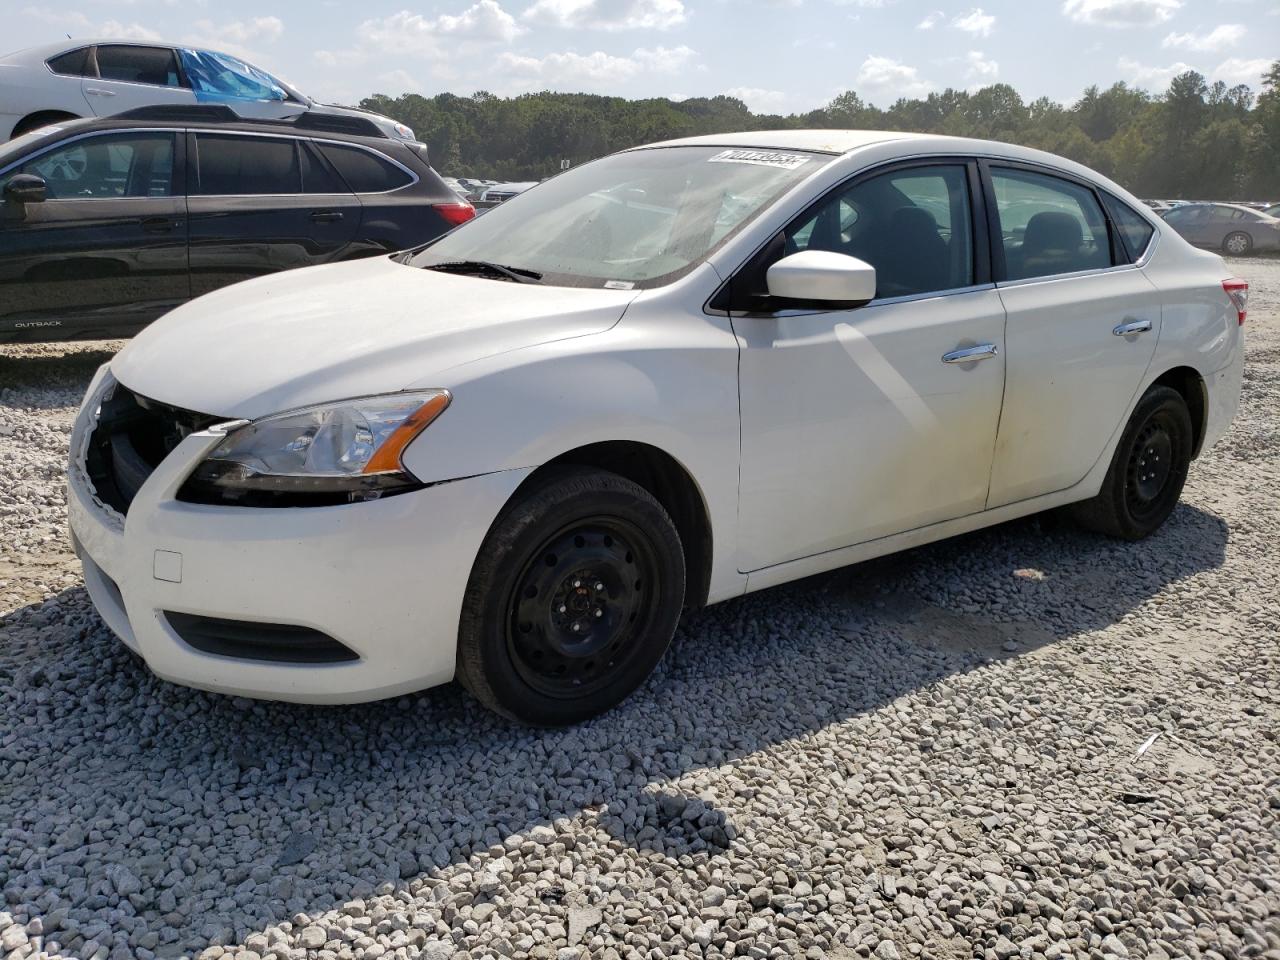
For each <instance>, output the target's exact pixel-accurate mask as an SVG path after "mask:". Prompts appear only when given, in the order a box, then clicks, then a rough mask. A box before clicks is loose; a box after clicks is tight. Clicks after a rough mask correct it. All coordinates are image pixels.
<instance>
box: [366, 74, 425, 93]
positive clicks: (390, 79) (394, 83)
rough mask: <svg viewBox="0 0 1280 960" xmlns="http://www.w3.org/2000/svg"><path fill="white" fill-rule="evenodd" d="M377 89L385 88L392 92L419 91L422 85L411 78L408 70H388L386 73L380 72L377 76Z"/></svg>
mask: <svg viewBox="0 0 1280 960" xmlns="http://www.w3.org/2000/svg"><path fill="white" fill-rule="evenodd" d="M377 81H378V89H379V90H383V89H385V90H387V91H389V92H393V93H397V94H399V93H419V92H421V90H422V85H421V84H420V83H418V81H417V80H415V79H414V78H413V75H412V74H410V73H409V71H408V70H400V69H396V70H388V71H387V72H386V73H380V74H378V76H377Z"/></svg>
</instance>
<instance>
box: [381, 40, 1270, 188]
mask: <svg viewBox="0 0 1280 960" xmlns="http://www.w3.org/2000/svg"><path fill="white" fill-rule="evenodd" d="M360 106H362V107H364V108H366V109H369V110H375V111H377V112H379V113H384V114H386V115H387V116H390V117H394V118H395V119H397V120H400V121H401V122H403V123H407V124H409V125H410V126H411V127H413V128H414V130H415V131H416V132H417V134H418V137H419V138H420V139H421V140H423V141H424V142H425V143H426V144H427V145H428V147H429V149H430V154H431V159H432V163H433V165H434V166H435V167H436V169H437V170H440V171H441V172H442V173H444V174H447V175H450V176H455V177H466V176H471V177H487V178H492V179H497V180H537V179H540V178H542V177H546V176H549V175H551V174H553V173H555V172H557V171H558V170H559V169H560V165H561V161H563V160H568V161H570V162H571V163H574V164H578V163H583V162H585V161H587V160H591V159H594V158H595V157H599V156H602V155H604V154H607V153H611V152H613V151H615V150H621V149H624V148H626V147H630V146H635V145H636V144H641V143H650V142H652V141H655V140H667V139H671V138H674V137H687V136H696V135H699V134H710V133H727V132H731V131H743V130H768V129H785V128H793V129H800V128H809V127H826V128H848V127H853V128H865V129H882V130H914V131H920V132H926V133H943V134H951V135H954V136H963V137H980V138H983V139H987V140H1003V141H1008V142H1010V143H1019V144H1023V145H1025V146H1031V147H1039V148H1041V149H1043V150H1048V151H1050V152H1052V153H1056V154H1060V155H1061V156H1064V157H1070V158H1071V159H1073V160H1077V161H1079V162H1080V163H1083V164H1086V165H1087V166H1090V167H1092V168H1094V169H1095V170H1098V171H1099V172H1101V173H1103V174H1105V175H1106V176H1108V177H1110V178H1111V179H1113V180H1115V181H1116V182H1117V183H1120V184H1121V185H1123V186H1125V187H1127V188H1128V189H1129V190H1130V191H1132V192H1133V193H1135V194H1137V195H1139V196H1141V197H1158V198H1169V199H1216V200H1232V199H1252V200H1280V60H1277V61H1276V62H1275V63H1273V64H1272V65H1271V68H1270V69H1269V70H1268V71H1267V73H1266V75H1265V77H1264V78H1263V82H1262V88H1261V91H1260V92H1259V93H1258V94H1257V95H1255V94H1254V92H1253V90H1251V89H1250V88H1249V87H1248V86H1245V85H1240V86H1234V87H1228V86H1227V85H1226V84H1225V83H1223V82H1221V81H1218V82H1216V83H1212V84H1211V83H1209V82H1208V81H1207V80H1206V79H1205V77H1203V76H1202V75H1201V74H1199V73H1196V72H1194V71H1188V72H1186V73H1183V74H1181V75H1180V76H1177V77H1175V78H1174V79H1173V80H1172V82H1171V83H1170V84H1169V88H1168V90H1166V91H1165V92H1164V93H1163V94H1159V95H1153V94H1150V93H1148V92H1147V91H1145V90H1141V89H1138V88H1135V87H1131V86H1129V85H1127V84H1125V83H1114V84H1112V85H1111V86H1110V87H1107V88H1106V89H1105V90H1104V89H1101V88H1100V87H1097V86H1091V87H1089V88H1088V89H1087V90H1085V91H1084V94H1083V95H1082V96H1081V97H1080V99H1079V100H1077V101H1076V102H1075V103H1073V104H1070V105H1065V104H1061V103H1058V102H1056V101H1054V100H1051V99H1049V98H1048V97H1040V98H1039V99H1036V100H1033V101H1032V102H1030V103H1027V102H1026V101H1025V100H1023V98H1022V96H1021V95H1020V94H1019V93H1018V91H1017V90H1015V89H1014V88H1013V87H1011V86H1010V85H1009V84H1007V83H997V84H993V85H992V86H988V87H983V88H981V89H979V90H973V91H967V90H952V89H947V90H944V91H942V92H941V93H931V94H929V95H928V96H927V97H924V98H923V99H907V98H902V99H899V100H898V101H897V102H895V103H894V104H893V105H892V106H891V107H889V108H888V109H881V108H880V107H876V106H874V105H872V104H869V103H867V102H865V101H864V100H863V99H862V98H861V97H860V96H859V95H858V94H857V93H856V92H855V91H852V90H850V91H848V92H847V93H843V94H841V95H840V96H838V97H836V98H835V99H834V100H832V101H831V102H830V103H828V104H827V105H826V106H824V107H821V108H819V109H817V110H812V111H809V112H807V113H795V114H790V115H788V116H780V115H776V114H756V113H752V112H751V111H750V110H749V109H748V108H747V106H746V104H744V103H743V102H742V101H741V100H737V99H735V98H733V97H728V96H718V97H696V98H693V99H689V100H680V101H672V100H668V99H665V98H655V99H648V100H626V99H623V98H621V97H603V96H595V95H592V94H585V93H552V92H542V93H530V94H524V95H522V96H517V97H506V98H504V97H496V96H494V95H493V94H491V93H487V92H484V91H481V92H478V93H476V94H474V95H472V96H469V97H460V96H456V95H454V94H451V93H441V94H438V95H436V96H433V97H424V96H420V95H419V94H415V93H408V94H404V95H403V96H400V97H395V98H392V97H388V96H385V95H383V94H376V95H374V96H372V97H368V98H366V99H365V100H363V101H361V103H360Z"/></svg>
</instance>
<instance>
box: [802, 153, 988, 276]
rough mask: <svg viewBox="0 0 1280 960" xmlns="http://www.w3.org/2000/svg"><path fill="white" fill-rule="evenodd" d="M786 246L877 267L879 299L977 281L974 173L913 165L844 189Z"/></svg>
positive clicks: (806, 221)
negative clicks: (970, 178)
mask: <svg viewBox="0 0 1280 960" xmlns="http://www.w3.org/2000/svg"><path fill="white" fill-rule="evenodd" d="M783 250H784V253H795V252H798V251H800V250H829V251H832V252H835V253H844V254H848V255H849V256H852V257H857V258H858V259H859V260H863V261H865V262H867V263H869V264H871V266H873V267H875V268H876V297H877V298H884V297H904V296H912V295H916V294H922V293H936V292H938V291H940V290H955V289H958V288H960V287H967V286H970V285H971V284H972V283H973V229H972V225H971V222H970V204H969V182H968V175H967V172H966V170H965V168H964V167H963V166H961V165H959V164H946V165H939V166H921V167H908V168H906V169H903V170H895V171H893V172H891V173H885V174H881V175H880V176H876V177H871V178H870V179H868V180H862V181H860V182H859V183H856V184H854V185H853V186H852V187H847V188H843V189H842V190H840V191H838V192H837V193H835V194H834V195H832V196H831V197H830V198H829V199H828V200H827V201H826V202H824V203H822V204H821V205H820V206H819V207H818V209H817V212H812V211H811V212H809V213H806V214H805V215H804V216H802V217H801V219H800V220H798V221H797V222H796V223H795V224H793V225H792V227H789V228H788V229H787V231H786V243H785V245H784V248H783Z"/></svg>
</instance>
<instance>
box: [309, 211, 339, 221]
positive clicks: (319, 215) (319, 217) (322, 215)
mask: <svg viewBox="0 0 1280 960" xmlns="http://www.w3.org/2000/svg"><path fill="white" fill-rule="evenodd" d="M341 219H342V213H341V211H338V210H317V211H316V212H315V213H313V214H312V215H311V222H312V223H333V222H334V221H335V220H341Z"/></svg>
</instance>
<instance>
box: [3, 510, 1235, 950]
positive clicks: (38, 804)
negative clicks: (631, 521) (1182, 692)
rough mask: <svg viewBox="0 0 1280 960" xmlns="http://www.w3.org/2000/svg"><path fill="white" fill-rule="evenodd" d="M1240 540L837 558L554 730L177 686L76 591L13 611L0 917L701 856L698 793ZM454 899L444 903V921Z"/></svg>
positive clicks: (140, 923)
mask: <svg viewBox="0 0 1280 960" xmlns="http://www.w3.org/2000/svg"><path fill="white" fill-rule="evenodd" d="M1226 543H1227V528H1226V525H1225V524H1224V523H1223V521H1222V520H1221V519H1219V518H1218V517H1216V516H1213V515H1212V514H1209V513H1207V512H1204V511H1202V510H1199V509H1197V508H1195V507H1191V506H1187V505H1182V506H1180V507H1179V508H1178V510H1177V512H1176V514H1175V515H1174V517H1173V518H1172V519H1171V520H1170V522H1169V523H1168V524H1167V525H1166V527H1165V528H1164V529H1162V530H1161V531H1160V533H1159V534H1157V535H1156V536H1154V537H1152V538H1151V539H1149V540H1146V541H1144V542H1142V543H1137V544H1128V543H1120V542H1117V541H1112V540H1107V539H1104V538H1101V537H1097V536H1094V535H1091V534H1087V533H1084V532H1080V531H1078V530H1077V529H1076V528H1074V527H1073V526H1071V525H1070V524H1068V523H1066V522H1064V521H1062V520H1061V519H1060V518H1059V517H1058V516H1057V515H1047V516H1041V517H1036V518H1031V519H1027V520H1022V521H1016V522H1013V523H1009V524H1005V525H1003V526H1000V527H997V528H993V529H991V530H987V531H982V532H979V533H975V534H971V535H968V536H964V537H960V538H956V539H953V540H950V541H946V542H944V543H940V544H936V545H932V546H928V547H922V548H918V549H916V550H912V551H910V552H907V553H903V554H899V555H896V556H893V557H888V558H884V559H882V560H878V561H872V562H869V563H864V564H861V565H858V566H856V567H850V568H845V569H843V570H840V571H836V572H834V573H830V574H825V575H822V576H818V577H813V578H810V579H808V580H806V581H803V582H800V583H796V584H791V585H788V586H784V587H779V588H775V589H772V590H768V591H764V592H761V593H758V594H753V595H751V596H748V597H744V598H741V599H739V600H735V601H731V602H728V603H724V604H721V605H718V606H716V607H713V608H711V609H709V610H706V611H703V612H700V613H697V614H694V615H691V616H689V617H687V618H686V621H685V622H684V624H683V625H682V627H681V629H680V632H679V634H678V637H677V641H676V643H675V645H674V647H673V649H672V650H671V652H670V653H669V655H668V657H667V659H666V660H665V661H664V663H663V665H662V666H661V667H660V668H659V670H658V672H657V673H656V674H655V676H654V677H653V678H652V679H651V680H650V682H649V683H648V684H647V685H646V686H645V687H644V688H643V689H642V690H641V691H640V692H638V693H637V694H636V695H635V696H633V697H632V698H631V699H630V700H629V701H628V702H627V703H626V704H624V705H623V706H622V707H620V708H619V709H617V710H614V711H612V712H611V713H610V714H608V715H606V716H604V717H601V718H599V719H597V720H595V721H593V722H591V723H587V724H583V725H582V726H580V727H577V728H574V729H569V730H552V731H548V730H531V729H526V728H521V727H518V726H514V725H512V724H509V723H507V722H505V721H503V720H501V719H499V718H497V717H495V716H493V715H491V714H489V713H487V712H485V711H484V710H483V709H481V708H479V707H478V706H477V705H476V704H475V703H474V702H473V701H472V700H471V699H470V698H469V697H467V696H466V695H464V694H463V693H462V692H461V691H459V690H458V689H456V688H455V687H452V686H451V687H445V688H441V689H437V690H434V691H428V692H426V693H423V694H419V695H416V696H413V697H405V698H401V699H398V700H392V701H384V702H381V703H375V704H367V705H363V706H352V707H328V708H318V707H306V706H296V705H288V704H274V703H257V702H249V701H245V700H240V699H233V698H230V697H223V696H217V695H211V694H205V693H201V692H198V691H193V690H188V689H185V688H182V687H178V686H174V685H172V684H168V683H165V682H162V681H160V680H157V679H155V678H154V677H152V676H151V674H150V673H148V671H147V670H146V669H145V667H144V666H143V665H142V664H141V663H140V662H139V661H137V660H136V659H134V658H133V657H132V655H130V654H128V653H127V651H125V650H124V648H123V647H122V646H121V645H120V644H119V643H118V642H117V641H115V639H114V638H113V637H112V636H111V635H110V634H109V633H108V631H107V630H106V629H105V627H103V626H102V624H101V622H100V621H99V620H98V618H97V616H96V614H95V613H94V612H93V611H92V608H91V607H90V605H89V603H88V600H87V597H86V596H85V594H84V592H83V590H82V589H80V588H76V589H72V590H67V591H64V592H63V593H61V594H59V595H58V596H57V597H55V598H54V599H52V600H50V601H46V602H45V603H43V604H36V605H31V606H28V607H25V608H23V609H20V610H17V611H14V612H13V613H11V614H9V615H7V616H5V617H3V618H0V881H3V887H4V896H5V898H6V900H7V902H8V904H9V906H8V907H6V908H3V909H9V910H11V911H19V912H22V911H25V912H26V913H27V914H28V915H31V916H34V915H43V916H50V915H59V911H61V913H60V915H59V919H61V917H67V921H64V926H63V932H62V933H61V934H58V933H56V932H50V933H48V934H47V935H46V939H48V940H55V941H57V940H58V939H59V937H62V938H63V939H62V942H63V943H64V945H65V944H66V943H67V942H68V938H69V939H70V940H72V941H75V942H78V943H81V944H82V942H83V941H85V940H87V939H89V938H91V937H93V938H96V939H97V940H98V942H99V943H111V942H114V943H115V944H116V945H117V946H120V945H124V946H125V947H127V948H128V949H129V950H132V949H134V945H137V944H142V945H144V946H146V945H148V944H149V947H148V949H150V950H151V951H152V952H154V953H156V954H157V955H159V956H162V957H172V956H178V955H180V954H183V953H189V952H192V951H194V950H196V949H198V948H200V947H202V946H204V945H208V944H211V943H229V942H241V941H242V940H243V939H244V938H245V937H246V936H248V935H249V934H250V933H252V932H254V931H258V930H262V929H264V928H265V927H266V926H268V925H270V924H271V923H273V922H276V921H279V920H282V919H285V918H288V917H289V916H291V915H292V914H295V913H298V912H305V913H307V914H309V915H310V916H312V917H314V916H316V915H318V914H320V913H323V912H324V911H328V910H332V909H335V908H337V907H339V906H340V905H341V904H342V903H343V902H344V901H346V900H349V899H351V898H354V897H359V896H365V895H368V894H370V893H373V892H374V891H375V890H376V889H381V890H383V891H384V892H385V891H388V890H390V889H391V888H392V886H401V887H407V886H410V885H412V886H413V888H414V890H415V891H417V890H418V884H417V882H416V881H418V880H419V879H425V880H426V881H427V882H428V883H434V882H435V879H434V878H437V877H439V876H441V875H442V873H443V874H444V875H446V876H454V875H456V874H459V873H469V874H470V880H468V879H466V878H462V880H461V881H460V882H462V883H463V884H464V886H465V887H466V888H467V889H469V890H471V891H472V892H471V893H469V894H466V896H467V897H468V898H475V899H476V900H483V899H486V898H497V897H501V896H502V895H503V894H502V890H503V889H504V887H505V884H506V883H507V882H509V879H510V876H511V875H512V874H515V875H519V874H520V873H522V872H523V871H524V869H525V868H524V867H522V862H524V860H525V858H526V857H528V858H529V860H530V861H533V860H535V859H536V860H539V861H540V860H541V859H542V858H543V857H544V855H545V852H546V846H545V845H547V844H555V843H558V842H563V840H564V837H563V836H562V835H557V834H555V833H554V832H552V831H548V830H546V827H547V825H548V824H553V823H554V821H555V820H557V819H558V818H562V817H572V818H576V819H577V820H579V821H582V820H586V821H587V826H595V827H596V828H597V829H596V831H595V836H596V838H597V842H599V843H602V844H607V845H610V846H611V848H613V849H614V850H615V851H616V852H617V853H619V855H621V854H624V853H626V852H627V851H631V852H630V853H629V854H627V855H628V856H631V857H637V856H638V857H644V858H647V859H657V860H663V859H665V860H666V861H667V862H670V863H673V865H676V863H677V862H678V864H683V865H686V866H687V865H688V864H689V863H690V862H692V863H695V864H696V862H697V861H698V860H700V859H704V858H706V857H708V856H710V855H713V854H715V853H717V852H720V851H722V850H724V849H725V848H726V847H728V846H730V845H731V844H732V843H733V841H734V839H735V838H736V837H737V835H738V833H739V827H740V825H738V824H735V823H734V822H733V821H732V818H730V817H728V816H727V815H726V814H725V812H724V811H723V810H721V809H720V808H719V807H718V806H717V803H716V802H715V799H714V798H713V797H710V796H699V795H698V793H697V792H696V791H695V790H691V789H687V788H682V787H681V786H680V781H681V779H682V778H686V775H688V774H690V773H692V772H694V771H697V770H700V769H706V768H708V767H716V766H719V765H722V764H724V763H726V762H729V761H731V760H738V759H742V758H744V757H748V755H751V754H754V753H756V752H757V751H767V750H769V749H770V748H771V747H774V746H777V745H779V744H782V743H784V742H787V741H791V740H793V739H795V738H804V737H806V736H809V735H812V734H814V733H815V732H817V731H820V730H822V729H823V728H825V727H826V726H828V725H830V724H832V723H834V722H837V721H843V720H846V719H849V718H852V717H855V716H856V715H858V714H862V713H866V712H869V711H874V710H877V709H878V708H881V707H884V706H885V705H887V704H890V703H892V702H893V701H894V700H896V699H897V698H899V697H901V696H903V695H905V694H907V693H910V692H912V691H914V690H917V689H920V688H922V687H927V686H929V685H932V684H935V683H937V682H939V681H940V680H943V679H945V678H946V677H948V676H950V675H953V674H956V673H960V672H964V671H968V670H972V669H975V668H978V667H980V666H982V665H984V664H987V663H989V662H991V660H992V659H993V658H1015V657H1022V656H1027V655H1033V654H1036V653H1037V652H1039V651H1046V650H1047V649H1048V648H1050V647H1051V646H1052V645H1053V644H1055V643H1059V642H1062V641H1066V640H1069V639H1070V638H1072V637H1074V636H1077V635H1080V634H1082V633H1087V632H1089V631H1092V630H1096V629H1101V628H1104V627H1109V626H1112V625H1114V624H1116V623H1117V622H1120V621H1123V620H1125V619H1126V618H1128V617H1135V616H1141V615H1142V608H1143V606H1144V604H1146V603H1147V602H1148V601H1150V600H1152V598H1153V597H1155V596H1156V594H1157V593H1159V592H1161V591H1162V590H1164V588H1166V587H1167V586H1169V585H1170V584H1172V583H1174V582H1177V581H1180V580H1185V579H1188V578H1192V577H1196V576H1198V575H1200V574H1203V573H1205V572H1206V571H1210V570H1213V569H1214V568H1216V567H1218V566H1220V565H1221V564H1222V562H1223V557H1224V553H1225V549H1226ZM1162 599H1163V598H1162ZM919 749H921V750H927V749H929V745H928V744H927V743H921V744H920V745H919ZM751 769H752V765H751V763H750V762H747V763H745V764H743V769H742V770H741V771H740V772H739V776H741V777H744V778H749V777H750V776H751V773H750V771H751ZM753 789H755V787H754V786H753V785H752V784H751V783H747V784H745V785H744V786H743V787H742V790H745V791H750V790H753ZM575 833H577V834H578V836H579V837H581V835H582V830H581V829H578V830H576V831H575ZM578 842H582V841H581V839H579V841H578ZM553 852H554V848H553ZM504 857H505V858H506V859H505V860H503V859H502V858H504ZM690 858H692V861H691V860H690ZM529 869H535V868H529ZM536 869H541V867H538V868H536ZM500 871H501V872H502V876H503V880H502V881H501V882H500V883H499V882H495V880H494V878H496V877H497V876H498V875H499V872H500ZM486 878H488V879H486ZM538 891H539V892H538V897H539V898H540V899H542V900H543V902H545V903H548V904H554V903H556V902H557V901H558V899H559V898H562V897H563V896H564V890H563V889H562V888H561V887H560V886H558V885H557V883H556V882H553V881H549V880H539V881H538ZM423 895H424V896H425V895H428V893H426V892H423ZM468 902H469V900H468ZM450 904H454V910H453V914H451V913H450ZM456 908H457V904H456V902H455V900H454V899H452V898H451V899H448V900H445V901H442V902H440V903H438V904H435V906H434V907H433V909H438V910H439V911H440V912H439V919H440V920H441V922H444V923H446V924H448V923H450V922H451V921H450V919H449V918H450V916H451V915H454V914H456ZM104 916H106V917H109V918H110V920H109V921H104V920H103V917H104ZM66 922H70V923H71V924H78V925H79V926H78V932H77V933H71V932H68V931H67V930H66V926H65V924H66ZM77 937H78V938H79V940H78V941H76V938H77ZM113 937H114V941H113ZM113 955H114V954H113ZM121 955H124V954H121ZM129 955H132V954H129Z"/></svg>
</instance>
